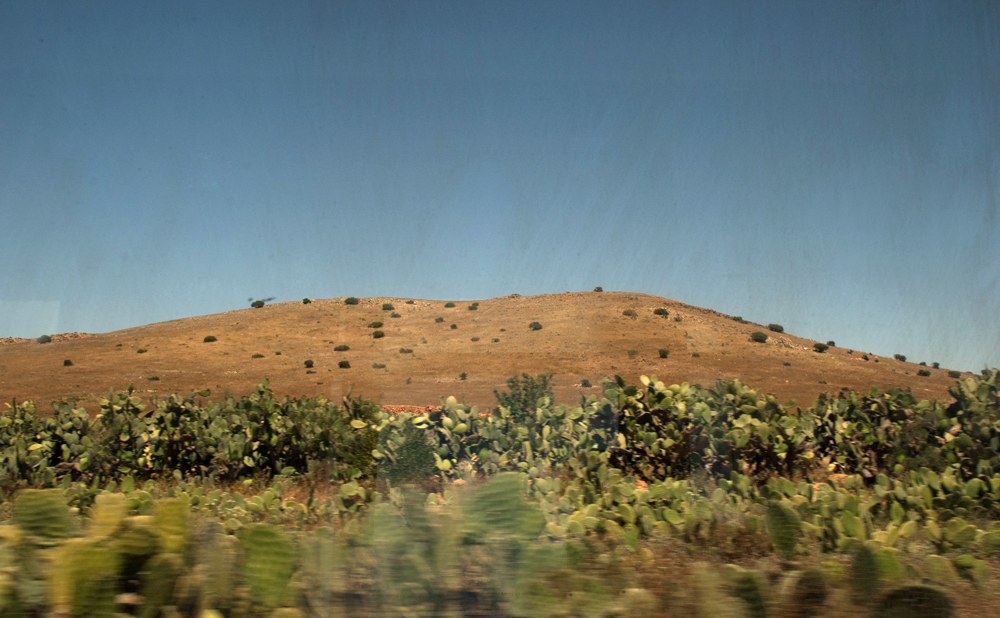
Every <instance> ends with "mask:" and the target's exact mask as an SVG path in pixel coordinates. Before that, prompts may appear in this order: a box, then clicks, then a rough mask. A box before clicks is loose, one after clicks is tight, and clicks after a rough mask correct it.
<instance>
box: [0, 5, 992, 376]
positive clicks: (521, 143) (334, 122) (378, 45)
mask: <svg viewBox="0 0 1000 618" xmlns="http://www.w3.org/2000/svg"><path fill="white" fill-rule="evenodd" d="M0 233H2V236H0V337H2V336H21V337H37V336H39V335H41V334H46V333H58V332H67V331H84V332H107V331H112V330H118V329H122V328H127V327H131V326H138V325H142V324H148V323H151V322H159V321H164V320H171V319H176V318H180V317H186V316H192V315H203V314H209V313H218V312H222V311H228V310H231V309H238V308H243V307H247V306H248V305H249V303H248V301H247V299H248V298H250V297H253V298H266V297H272V296H273V297H276V301H275V302H279V301H287V300H301V299H302V298H303V297H307V296H308V297H312V298H328V297H335V296H347V295H354V296H359V297H363V296H401V297H416V298H428V299H450V300H465V299H485V298H490V297H494V296H502V295H506V294H511V293H519V294H522V295H534V294H545V293H555V292H565V291H583V290H592V289H593V288H594V287H595V286H598V285H600V286H603V287H604V289H605V290H624V291H630V292H644V293H649V294H656V295H661V296H665V297H668V298H671V299H674V300H678V301H682V302H686V303H690V304H694V305H698V306H702V307H707V308H711V309H715V310H718V311H722V312H724V313H729V314H733V315H742V316H743V317H744V318H746V319H748V320H752V321H756V322H760V323H764V324H767V323H769V322H777V323H780V324H782V325H784V326H785V329H786V331H788V332H791V333H793V334H796V335H800V336H804V337H809V338H813V339H817V340H820V341H826V340H829V339H832V340H835V341H836V342H837V344H838V345H840V346H843V347H850V348H854V349H858V350H864V351H869V352H873V353H876V354H886V355H891V354H894V353H903V354H906V355H907V357H908V358H909V359H910V360H915V361H920V360H924V361H927V362H928V363H929V362H931V361H938V362H941V363H942V365H943V366H946V367H952V368H957V369H963V370H973V371H978V370H979V369H982V368H983V366H985V365H988V366H991V367H995V366H1000V3H997V2H995V1H988V2H965V1H961V2H959V1H955V2H932V1H929V0H928V1H921V2H910V1H905V2H874V1H869V0H864V1H859V2H849V1H838V2H829V1H826V0H824V1H822V2H807V1H802V0H795V1H791V2H766V3H750V2H745V1H744V0H738V1H735V2H729V3H712V2H707V1H703V0H698V1H693V2H665V1H664V2H649V3H644V2H639V1H636V0H630V1H629V2H597V3H588V2H583V1H581V0H572V1H569V2H544V1H540V2H536V1H532V2H516V1H513V0H510V1H506V0H505V1H502V2H496V1H489V2H474V1H461V2H458V1H449V2H428V1H410V0H406V1H400V2H376V1H373V0H363V1H359V2H330V1H324V2H312V3H310V2H294V1H288V0H285V1H282V2H271V1H268V2H249V1H246V0H239V1H234V2H201V1H176V0H171V1H169V2H167V1H163V2H134V1H132V0H127V1H122V2H103V1H93V2H71V1H50V2H23V1H21V0H0Z"/></svg>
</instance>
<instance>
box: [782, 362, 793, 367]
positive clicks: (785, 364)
mask: <svg viewBox="0 0 1000 618" xmlns="http://www.w3.org/2000/svg"><path fill="white" fill-rule="evenodd" d="M781 364H782V365H784V366H785V367H791V366H792V364H791V363H790V362H788V361H785V362H783V363H781Z"/></svg>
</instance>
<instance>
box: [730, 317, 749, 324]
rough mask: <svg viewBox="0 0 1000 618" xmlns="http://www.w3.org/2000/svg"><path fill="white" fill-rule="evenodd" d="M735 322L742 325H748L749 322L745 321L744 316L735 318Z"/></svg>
mask: <svg viewBox="0 0 1000 618" xmlns="http://www.w3.org/2000/svg"><path fill="white" fill-rule="evenodd" d="M733 320H735V321H737V322H739V323H740V324H746V323H747V321H746V320H744V319H743V316H741V315H738V316H736V317H735V318H733Z"/></svg>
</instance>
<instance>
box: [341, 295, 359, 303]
mask: <svg viewBox="0 0 1000 618" xmlns="http://www.w3.org/2000/svg"><path fill="white" fill-rule="evenodd" d="M359 302H361V301H360V300H358V299H357V298H354V297H353V296H349V297H347V298H345V299H344V304H345V305H356V304H358V303H359Z"/></svg>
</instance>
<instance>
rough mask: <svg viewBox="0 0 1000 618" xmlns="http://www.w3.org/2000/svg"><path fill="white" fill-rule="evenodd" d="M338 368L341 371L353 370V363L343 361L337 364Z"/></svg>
mask: <svg viewBox="0 0 1000 618" xmlns="http://www.w3.org/2000/svg"><path fill="white" fill-rule="evenodd" d="M337 367H339V368H341V369H350V368H351V361H345V360H342V361H340V362H339V363H337Z"/></svg>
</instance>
